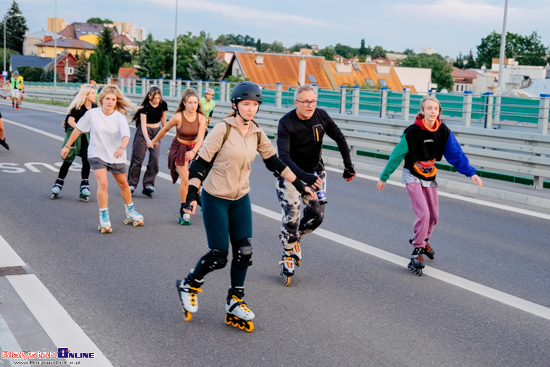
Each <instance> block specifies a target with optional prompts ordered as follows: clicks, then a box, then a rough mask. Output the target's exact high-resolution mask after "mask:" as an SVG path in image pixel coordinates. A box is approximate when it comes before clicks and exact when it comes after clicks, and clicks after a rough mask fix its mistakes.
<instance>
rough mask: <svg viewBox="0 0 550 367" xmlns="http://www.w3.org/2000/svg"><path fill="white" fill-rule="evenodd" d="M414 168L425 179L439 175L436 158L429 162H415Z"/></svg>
mask: <svg viewBox="0 0 550 367" xmlns="http://www.w3.org/2000/svg"><path fill="white" fill-rule="evenodd" d="M413 168H414V170H415V172H416V173H418V174H419V175H422V176H424V177H433V176H435V174H436V173H437V167H436V166H435V158H434V159H432V160H429V161H416V162H414V165H413Z"/></svg>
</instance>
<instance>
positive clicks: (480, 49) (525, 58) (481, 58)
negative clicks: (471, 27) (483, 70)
mask: <svg viewBox="0 0 550 367" xmlns="http://www.w3.org/2000/svg"><path fill="white" fill-rule="evenodd" d="M500 40H501V35H500V33H497V32H495V31H493V32H491V33H490V34H489V35H488V36H487V37H485V38H482V39H481V43H480V44H479V45H478V46H477V60H476V64H477V65H478V66H481V65H485V66H486V67H491V64H492V59H493V58H499V57H500ZM547 52H548V49H547V48H546V47H544V45H543V44H542V43H541V40H540V36H539V35H538V34H537V32H536V31H535V32H533V33H531V35H529V36H526V37H524V36H522V35H519V34H516V33H511V32H508V33H506V47H505V50H504V57H506V58H511V57H513V58H515V59H516V61H517V62H518V64H520V65H534V66H543V65H546V60H545V57H546V54H547Z"/></svg>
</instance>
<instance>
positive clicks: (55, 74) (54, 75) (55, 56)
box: [53, 0, 57, 89]
mask: <svg viewBox="0 0 550 367" xmlns="http://www.w3.org/2000/svg"><path fill="white" fill-rule="evenodd" d="M53 1H54V2H55V18H54V33H55V35H54V36H53V88H54V89H57V0H53Z"/></svg>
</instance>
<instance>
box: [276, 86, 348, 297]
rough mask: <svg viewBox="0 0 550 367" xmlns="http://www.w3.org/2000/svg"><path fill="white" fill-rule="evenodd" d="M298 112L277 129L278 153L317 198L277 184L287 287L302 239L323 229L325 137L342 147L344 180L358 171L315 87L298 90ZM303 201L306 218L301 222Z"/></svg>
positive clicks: (282, 119) (289, 114)
mask: <svg viewBox="0 0 550 367" xmlns="http://www.w3.org/2000/svg"><path fill="white" fill-rule="evenodd" d="M294 105H295V106H296V108H295V109H293V110H292V111H290V112H288V113H287V114H286V115H284V116H283V117H282V118H281V119H280V121H279V127H278V129H277V150H278V152H279V157H281V160H282V161H283V162H284V163H285V164H286V165H287V166H288V167H289V168H290V169H291V170H292V172H294V173H296V176H298V177H299V178H300V179H301V180H302V181H304V182H305V183H306V184H308V185H312V186H313V187H314V189H316V190H318V191H317V197H316V198H314V199H310V200H308V199H307V198H304V197H302V198H301V199H300V195H299V193H298V192H297V191H296V189H295V188H294V187H293V186H292V185H289V183H288V181H285V180H284V179H282V178H280V177H279V178H278V179H277V180H276V190H277V198H278V199H279V203H280V204H281V207H282V209H283V218H282V224H281V234H280V236H279V237H280V239H281V242H282V245H283V257H282V260H281V276H282V278H283V281H284V282H285V283H286V285H287V286H288V285H290V277H291V276H293V275H294V265H298V266H299V265H300V260H301V259H302V251H301V247H300V244H299V241H300V238H301V237H302V236H303V235H304V234H306V233H311V232H313V230H315V229H316V228H317V227H319V226H320V225H321V223H322V222H323V219H324V216H325V205H324V204H325V203H326V202H327V198H326V183H327V178H326V172H325V166H324V163H323V159H322V156H321V154H322V148H323V136H324V135H325V134H327V135H328V136H329V137H331V138H332V139H333V140H334V141H336V143H337V144H338V149H339V150H340V154H341V155H342V158H343V160H344V167H345V168H344V174H343V177H344V179H346V180H347V181H351V180H352V179H353V178H354V177H355V170H354V168H353V164H352V162H351V158H350V154H349V148H348V144H347V142H346V139H345V137H344V134H342V131H341V130H340V128H339V127H338V126H337V125H336V123H334V121H333V120H332V118H330V116H329V115H328V113H327V112H326V111H325V110H322V109H320V108H317V96H316V94H315V91H314V89H313V87H312V86H311V85H308V84H305V85H302V86H300V87H298V88H297V89H296V91H295V93H294ZM300 201H301V202H302V204H303V216H302V217H301V218H300Z"/></svg>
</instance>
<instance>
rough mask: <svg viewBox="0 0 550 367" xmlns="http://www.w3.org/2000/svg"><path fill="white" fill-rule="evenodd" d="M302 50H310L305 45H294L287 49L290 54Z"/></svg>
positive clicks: (308, 46)
mask: <svg viewBox="0 0 550 367" xmlns="http://www.w3.org/2000/svg"><path fill="white" fill-rule="evenodd" d="M302 48H309V49H311V46H310V45H308V44H307V43H296V44H294V46H291V47H289V49H288V51H290V52H298V51H300V50H301V49H302Z"/></svg>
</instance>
